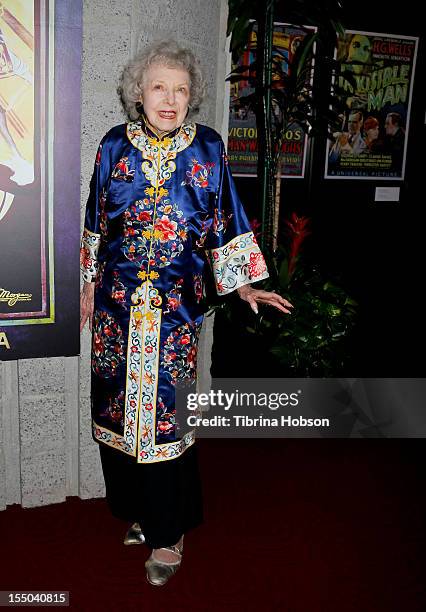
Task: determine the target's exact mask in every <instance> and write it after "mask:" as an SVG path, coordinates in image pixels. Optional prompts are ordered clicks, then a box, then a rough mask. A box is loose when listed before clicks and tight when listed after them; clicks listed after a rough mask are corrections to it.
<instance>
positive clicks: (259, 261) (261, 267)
mask: <svg viewBox="0 0 426 612" xmlns="http://www.w3.org/2000/svg"><path fill="white" fill-rule="evenodd" d="M266 269H267V268H266V263H265V260H264V258H263V255H262V253H261V252H260V251H257V252H252V253H250V261H249V276H250V278H253V279H255V278H257V277H258V276H262V274H263V273H264V272H265V271H266Z"/></svg>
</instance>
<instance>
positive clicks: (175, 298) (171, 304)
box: [164, 278, 183, 314]
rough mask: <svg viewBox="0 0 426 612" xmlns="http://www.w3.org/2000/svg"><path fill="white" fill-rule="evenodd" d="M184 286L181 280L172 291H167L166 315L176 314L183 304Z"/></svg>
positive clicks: (181, 279)
mask: <svg viewBox="0 0 426 612" xmlns="http://www.w3.org/2000/svg"><path fill="white" fill-rule="evenodd" d="M182 285H183V278H180V279H179V280H177V281H176V282H175V283H174V285H173V287H172V288H171V289H170V291H167V293H166V299H167V303H166V308H165V310H164V314H167V313H169V312H175V311H176V310H177V309H178V308H179V306H180V304H181V302H182Z"/></svg>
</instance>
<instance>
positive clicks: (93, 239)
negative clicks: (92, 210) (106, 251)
mask: <svg viewBox="0 0 426 612" xmlns="http://www.w3.org/2000/svg"><path fill="white" fill-rule="evenodd" d="M100 241H101V235H100V234H94V233H93V232H89V230H88V229H86V228H84V231H83V236H82V239H81V249H80V269H81V271H82V273H83V279H84V280H85V281H86V283H91V282H93V281H94V280H95V278H96V273H97V271H98V250H99V243H100Z"/></svg>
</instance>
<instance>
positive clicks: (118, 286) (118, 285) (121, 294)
mask: <svg viewBox="0 0 426 612" xmlns="http://www.w3.org/2000/svg"><path fill="white" fill-rule="evenodd" d="M112 278H113V280H112V292H111V297H112V299H113V300H115V301H116V302H117V303H118V304H121V305H122V306H123V307H124V308H126V290H127V287H125V286H124V285H123V283H122V282H121V281H120V273H119V271H118V270H114V271H113V273H112Z"/></svg>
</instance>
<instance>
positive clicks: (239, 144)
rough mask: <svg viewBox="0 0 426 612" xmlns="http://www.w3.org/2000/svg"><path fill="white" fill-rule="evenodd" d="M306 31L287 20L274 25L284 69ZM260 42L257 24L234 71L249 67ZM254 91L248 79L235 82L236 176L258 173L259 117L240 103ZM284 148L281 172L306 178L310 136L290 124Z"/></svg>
mask: <svg viewBox="0 0 426 612" xmlns="http://www.w3.org/2000/svg"><path fill="white" fill-rule="evenodd" d="M308 29H309V28H307V29H306V30H308ZM310 29H313V28H310ZM306 30H303V29H301V28H295V27H293V26H290V25H287V24H283V23H276V24H274V37H273V46H274V50H275V52H276V53H279V54H280V58H281V59H280V61H281V65H282V69H283V71H284V72H288V65H289V63H290V62H291V61H292V59H293V55H294V53H295V51H296V49H297V46H298V45H299V43H300V42H301V41H302V40H303V38H304V37H305V36H306ZM256 41H257V27H256V25H255V26H254V29H253V31H252V32H251V35H250V40H249V42H248V44H247V47H246V50H245V52H244V53H243V55H242V57H241V59H240V61H239V62H238V64H236V65H235V64H234V65H233V67H232V70H235V69H236V68H237V67H239V66H249V65H251V64H252V62H253V61H254V59H255V54H256ZM246 75H247V77H248V76H249V73H248V71H247V73H246ZM275 78H277V77H275ZM273 81H274V75H273ZM272 86H274V84H272ZM253 91H254V90H253V88H252V87H251V86H250V84H249V82H248V81H244V80H240V81H238V82H236V83H231V93H230V104H229V131H228V159H229V163H230V164H231V168H232V173H233V174H234V176H257V129H256V116H255V114H254V112H253V111H252V110H249V111H248V112H247V110H246V109H245V108H243V107H242V106H241V105H240V102H239V100H240V98H241V97H242V96H247V95H249V94H251V93H253ZM282 150H283V155H282V166H281V175H282V176H283V177H287V178H303V176H304V174H305V162H306V150H307V136H306V134H305V133H304V130H303V129H302V128H301V127H300V126H299V125H297V124H293V125H291V126H289V129H288V130H287V133H286V135H285V139H284V142H283V146H282Z"/></svg>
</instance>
